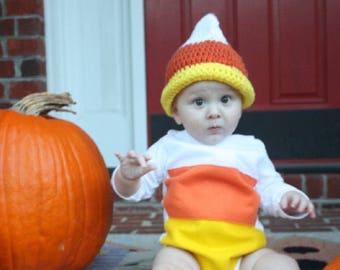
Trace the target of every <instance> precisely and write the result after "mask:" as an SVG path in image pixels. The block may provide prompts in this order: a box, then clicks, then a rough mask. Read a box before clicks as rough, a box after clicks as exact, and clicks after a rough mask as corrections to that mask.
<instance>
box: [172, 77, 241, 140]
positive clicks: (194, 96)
mask: <svg viewBox="0 0 340 270" xmlns="http://www.w3.org/2000/svg"><path fill="white" fill-rule="evenodd" d="M241 115H242V99H241V97H240V95H239V94H238V93H237V92H236V91H235V90H233V89H232V88H231V87H229V86H228V85H226V84H223V83H219V82H216V81H201V82H197V83H194V84H192V85H190V86H188V87H187V88H185V89H184V90H183V91H182V92H181V93H180V94H179V95H178V97H177V98H176V100H175V102H174V106H173V116H174V119H175V121H176V123H177V124H182V125H183V126H184V128H185V129H186V130H187V132H188V133H189V134H190V135H191V136H192V137H194V138H195V139H196V140H198V141H199V142H201V143H204V144H209V145H214V144H217V143H219V142H221V141H222V140H223V139H224V138H225V137H226V136H228V135H231V134H232V133H233V132H234V131H235V129H236V127H237V125H238V122H239V120H240V118H241Z"/></svg>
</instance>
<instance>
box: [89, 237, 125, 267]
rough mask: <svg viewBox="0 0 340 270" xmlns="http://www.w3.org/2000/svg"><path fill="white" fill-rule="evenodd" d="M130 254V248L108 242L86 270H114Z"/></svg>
mask: <svg viewBox="0 0 340 270" xmlns="http://www.w3.org/2000/svg"><path fill="white" fill-rule="evenodd" d="M128 253H129V248H125V247H122V246H120V245H116V244H114V243H111V242H106V243H105V244H104V245H103V247H102V248H101V250H100V252H99V254H98V255H97V256H96V258H95V259H94V260H93V262H92V263H91V264H90V265H89V266H88V267H87V268H86V270H113V269H114V267H115V266H117V265H118V264H119V263H120V262H121V261H122V260H123V258H124V257H125V255H127V254H128Z"/></svg>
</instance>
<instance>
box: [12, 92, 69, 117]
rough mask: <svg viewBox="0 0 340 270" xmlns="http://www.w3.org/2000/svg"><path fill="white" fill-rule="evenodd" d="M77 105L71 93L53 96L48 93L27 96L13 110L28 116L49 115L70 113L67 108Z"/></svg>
mask: <svg viewBox="0 0 340 270" xmlns="http://www.w3.org/2000/svg"><path fill="white" fill-rule="evenodd" d="M72 104H76V103H75V102H74V101H73V99H72V98H71V95H70V94H69V93H60V94H53V93H48V92H42V93H34V94H30V95H27V96H26V97H24V98H23V99H21V100H19V101H18V102H17V103H15V104H14V105H13V106H12V107H11V110H13V111H16V112H19V113H23V114H27V115H35V116H38V115H47V114H48V113H49V112H50V111H61V112H70V113H74V114H75V112H74V111H72V110H69V109H65V108H64V107H65V106H69V105H72Z"/></svg>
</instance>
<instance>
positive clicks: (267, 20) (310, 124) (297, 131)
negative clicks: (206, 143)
mask: <svg viewBox="0 0 340 270" xmlns="http://www.w3.org/2000/svg"><path fill="white" fill-rule="evenodd" d="M208 12H213V13H215V14H216V15H217V16H218V18H219V20H220V24H221V28H222V30H223V32H224V33H225V35H226V37H227V39H228V41H229V42H230V43H231V44H232V46H233V47H234V48H235V49H236V50H237V51H238V52H239V53H240V55H241V56H242V57H243V59H244V61H245V63H246V66H247V69H248V72H249V77H250V80H251V81H252V83H253V85H254V87H255V91H256V102H255V104H254V105H253V106H252V107H251V108H250V109H249V110H247V111H246V112H245V113H244V115H243V117H242V119H241V122H240V125H239V128H238V130H237V132H239V133H243V134H253V135H255V136H256V137H258V138H260V139H262V140H263V141H264V142H265V144H266V146H267V150H268V152H269V155H270V156H271V158H273V159H274V160H275V161H276V162H278V163H280V162H281V163H284V164H291V163H299V164H301V163H306V162H307V163H311V162H312V163H315V162H318V163H319V162H322V163H329V164H330V163H333V164H335V163H337V162H339V161H340V34H339V33H340V1H338V0H328V1H326V0H272V1H265V0H223V1H222V0H209V1H207V0H145V25H146V53H147V55H146V56H147V87H148V97H147V100H148V120H149V138H150V143H152V142H154V141H156V140H157V139H158V138H159V137H161V136H162V135H164V134H165V132H166V131H167V130H168V129H169V128H176V125H175V123H174V122H173V120H172V119H169V118H167V117H166V116H165V115H164V113H163V110H162V108H161V106H160V103H159V99H160V93H161V90H162V88H163V86H164V73H165V67H166V64H167V61H168V60H169V59H170V56H171V54H172V53H173V52H174V51H175V50H176V49H177V48H178V47H179V46H180V45H181V44H182V43H183V42H184V41H185V40H186V39H187V38H188V36H189V35H190V33H191V31H192V29H193V26H194V25H195V23H196V22H197V21H198V20H199V18H201V17H202V16H203V15H204V14H206V13H208Z"/></svg>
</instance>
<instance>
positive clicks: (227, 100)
mask: <svg viewBox="0 0 340 270" xmlns="http://www.w3.org/2000/svg"><path fill="white" fill-rule="evenodd" d="M230 99H231V97H230V96H227V95H226V96H223V97H222V98H221V102H222V103H228V102H229V101H230Z"/></svg>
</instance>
